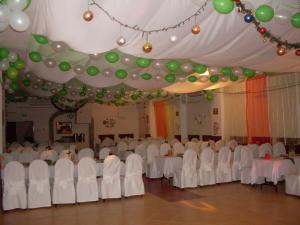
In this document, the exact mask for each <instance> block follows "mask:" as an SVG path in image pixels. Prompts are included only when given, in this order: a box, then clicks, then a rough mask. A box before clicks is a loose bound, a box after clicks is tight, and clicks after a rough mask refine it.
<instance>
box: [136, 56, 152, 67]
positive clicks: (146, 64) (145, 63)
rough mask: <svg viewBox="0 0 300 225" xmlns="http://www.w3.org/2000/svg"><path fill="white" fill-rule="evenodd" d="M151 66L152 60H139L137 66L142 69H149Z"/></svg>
mask: <svg viewBox="0 0 300 225" xmlns="http://www.w3.org/2000/svg"><path fill="white" fill-rule="evenodd" d="M150 64H151V59H146V58H137V60H136V65H137V66H138V67H141V68H147V67H149V66H150Z"/></svg>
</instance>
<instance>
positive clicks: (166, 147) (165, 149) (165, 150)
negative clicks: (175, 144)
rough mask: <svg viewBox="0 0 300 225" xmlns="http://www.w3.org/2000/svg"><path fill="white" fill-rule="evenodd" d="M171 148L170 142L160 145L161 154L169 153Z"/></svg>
mask: <svg viewBox="0 0 300 225" xmlns="http://www.w3.org/2000/svg"><path fill="white" fill-rule="evenodd" d="M169 150H171V145H170V144H169V143H163V144H161V146H160V147H159V154H160V155H167V154H168V152H169Z"/></svg>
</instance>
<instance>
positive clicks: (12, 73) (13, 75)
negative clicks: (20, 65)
mask: <svg viewBox="0 0 300 225" xmlns="http://www.w3.org/2000/svg"><path fill="white" fill-rule="evenodd" d="M6 74H7V75H6V76H7V78H8V79H10V80H13V81H17V80H18V78H19V71H18V70H17V69H16V68H14V67H9V68H8V70H7V73H6Z"/></svg>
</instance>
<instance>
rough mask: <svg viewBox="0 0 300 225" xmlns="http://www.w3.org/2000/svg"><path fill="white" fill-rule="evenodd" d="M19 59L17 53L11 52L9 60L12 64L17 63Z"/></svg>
mask: <svg viewBox="0 0 300 225" xmlns="http://www.w3.org/2000/svg"><path fill="white" fill-rule="evenodd" d="M17 59H18V55H17V53H15V52H10V53H9V55H8V60H9V61H10V62H15V61H17Z"/></svg>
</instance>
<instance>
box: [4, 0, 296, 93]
mask: <svg viewBox="0 0 300 225" xmlns="http://www.w3.org/2000/svg"><path fill="white" fill-rule="evenodd" d="M95 2H97V3H98V4H99V5H100V6H101V7H103V8H104V9H105V10H107V11H108V12H109V13H110V14H111V15H113V16H114V17H115V18H117V19H118V20H120V21H122V22H124V23H126V24H129V25H132V26H134V25H137V26H138V27H140V28H141V29H143V30H152V29H160V28H163V27H167V26H172V25H174V24H177V23H178V22H180V21H182V20H184V19H185V18H187V17H189V16H191V15H193V14H194V13H195V12H196V11H197V10H198V9H199V7H200V6H201V5H202V3H203V2H204V1H202V0H194V1H191V0H164V1H159V0H155V1H148V0H130V1H128V0H127V1H124V0H109V1H106V0H95ZM280 2H283V1H266V0H252V1H251V4H252V5H253V6H254V8H256V7H257V6H259V5H261V4H265V3H266V4H271V5H272V6H274V7H275V5H274V4H277V5H278V4H279V3H280ZM284 2H285V4H290V5H291V6H295V5H296V6H297V4H298V6H299V2H298V1H296V0H288V1H284ZM87 4H88V1H85V0H34V1H32V4H31V6H30V7H29V8H28V9H27V13H28V14H29V15H30V18H31V22H32V25H31V27H30V28H29V30H28V31H26V32H23V33H16V32H14V31H12V30H9V29H10V28H9V29H7V31H5V32H2V33H1V34H0V43H1V45H2V46H5V47H9V48H12V49H15V50H18V51H19V52H22V53H24V54H27V53H28V50H29V49H30V50H32V49H34V48H35V46H34V44H30V42H32V41H31V40H32V34H42V35H45V36H47V37H48V38H49V39H50V40H52V41H63V42H65V43H66V44H67V45H68V46H69V47H70V48H72V49H74V50H76V51H78V52H76V54H73V53H72V52H71V53H69V54H66V55H64V56H63V59H67V60H68V61H69V62H70V63H71V64H73V65H74V64H75V63H76V64H82V65H85V64H86V63H88V62H89V61H88V60H89V59H88V57H87V55H86V54H95V53H105V52H107V51H110V50H115V49H117V50H118V51H119V52H120V54H123V55H133V56H136V57H145V58H151V59H178V60H191V61H193V62H195V63H201V64H205V65H208V66H218V67H222V66H229V67H246V68H251V69H255V70H258V71H271V72H276V73H285V72H300V63H299V57H296V56H295V54H294V51H290V52H288V53H287V54H286V55H285V56H281V57H280V56H277V54H276V46H275V44H271V43H269V42H267V43H263V41H262V37H261V36H260V35H259V33H258V32H257V31H256V30H255V27H254V26H253V24H247V23H245V22H244V20H243V17H242V16H241V15H239V14H238V13H237V12H236V11H233V12H232V13H230V14H228V15H222V14H219V13H217V12H216V11H215V10H214V9H213V7H212V4H211V1H209V4H208V5H207V6H206V7H205V10H204V11H203V13H201V15H199V16H198V17H197V21H198V23H199V24H200V26H201V32H200V34H198V35H194V34H192V33H191V27H192V26H193V25H194V23H195V22H194V20H193V19H192V20H191V21H189V22H187V23H186V24H185V25H184V26H181V27H179V28H177V29H173V30H169V31H166V32H159V33H151V34H150V35H149V37H148V38H149V41H150V42H151V43H152V45H153V50H152V51H151V52H150V53H148V54H146V53H144V52H143V50H142V46H143V44H144V43H145V42H146V37H145V35H144V36H143V35H142V33H141V32H137V31H133V30H130V29H126V28H122V29H121V34H122V36H124V37H125V38H126V40H127V43H126V44H125V45H124V46H122V47H120V46H118V45H117V43H116V40H117V38H118V37H119V36H120V25H119V24H118V23H116V22H114V21H112V20H111V19H109V17H108V16H107V15H105V14H104V13H103V12H102V11H101V10H100V9H99V8H97V7H96V6H94V5H93V6H91V7H90V10H92V11H93V13H94V18H93V20H92V21H90V22H86V21H85V20H83V18H82V14H83V12H84V11H85V10H87ZM297 10H299V8H295V9H294V11H295V12H296V11H297ZM264 25H265V26H266V28H267V29H268V30H270V31H271V32H272V33H274V34H275V35H276V36H279V37H281V38H282V39H286V40H288V41H289V42H299V37H300V29H295V28H292V26H291V25H290V24H287V25H281V24H278V23H276V21H271V22H269V23H266V24H264ZM172 35H176V36H177V38H178V40H177V41H176V42H175V43H173V42H171V41H170V36H172ZM48 50H49V49H48ZM48 50H47V49H43V51H44V53H45V54H46V55H47V51H48ZM48 54H51V52H48ZM54 56H55V55H54ZM59 57H62V56H59ZM97 66H99V67H100V68H101V64H99V65H97ZM117 66H118V65H116V67H117ZM129 69H130V72H132V71H134V70H136V69H137V70H138V72H139V73H142V72H144V71H143V70H144V69H140V68H134V67H132V68H129ZM28 70H30V71H32V72H33V73H34V74H36V75H37V76H38V77H41V78H42V79H45V80H49V81H53V82H57V83H65V82H67V81H71V80H72V79H74V78H76V79H77V80H80V81H81V82H82V83H84V84H87V85H90V86H92V87H109V86H115V85H119V84H121V83H124V84H126V85H127V86H130V87H132V88H139V89H145V90H150V89H156V88H166V89H165V90H167V91H170V92H178V93H187V92H194V91H199V90H203V89H214V88H219V87H224V86H227V85H231V84H232V83H233V82H231V81H227V82H223V83H222V82H219V83H217V84H213V83H210V82H209V81H208V82H207V83H201V82H199V81H197V82H194V83H191V82H188V81H185V82H177V83H175V84H170V83H168V82H166V81H164V80H163V79H162V80H160V81H157V80H155V79H153V80H151V81H146V80H143V79H139V80H133V79H130V78H129V77H128V78H126V79H124V80H121V79H117V78H116V77H114V76H111V77H105V76H102V75H100V76H94V77H91V76H88V75H87V74H85V75H77V74H75V73H74V72H73V71H69V72H62V71H60V70H59V69H58V68H55V69H53V68H47V67H46V66H45V65H44V64H43V63H42V62H40V63H29V62H28ZM149 70H150V71H149ZM146 72H149V73H151V72H152V73H155V71H151V68H148V69H147V70H146Z"/></svg>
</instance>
